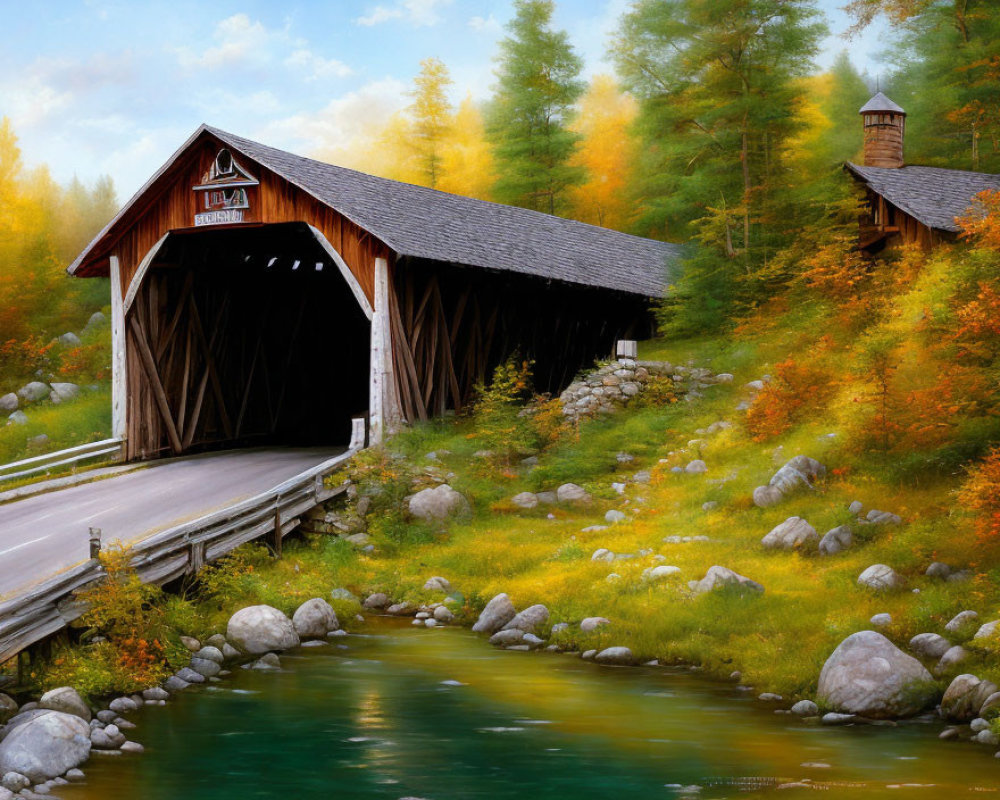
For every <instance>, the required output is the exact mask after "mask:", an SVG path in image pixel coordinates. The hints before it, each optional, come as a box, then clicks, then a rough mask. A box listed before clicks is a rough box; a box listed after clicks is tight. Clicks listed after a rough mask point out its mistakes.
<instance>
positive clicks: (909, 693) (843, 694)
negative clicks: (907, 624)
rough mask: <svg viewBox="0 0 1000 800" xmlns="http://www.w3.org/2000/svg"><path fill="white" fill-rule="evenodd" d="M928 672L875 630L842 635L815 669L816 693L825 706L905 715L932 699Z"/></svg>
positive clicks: (881, 716)
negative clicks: (816, 675) (820, 669)
mask: <svg viewBox="0 0 1000 800" xmlns="http://www.w3.org/2000/svg"><path fill="white" fill-rule="evenodd" d="M934 697H935V689H934V683H933V678H932V677H931V674H930V673H929V672H928V671H927V670H926V669H925V668H924V666H923V664H921V663H920V662H919V661H917V659H915V658H913V656H909V655H907V654H906V653H904V652H903V651H902V650H900V649H899V648H898V647H896V646H895V645H894V644H893V643H892V642H890V641H889V640H888V639H886V638H885V637H884V636H883V635H882V634H880V633H876V632H875V631H860V632H858V633H854V634H851V635H850V636H848V637H847V638H846V639H844V641H842V642H841V643H840V644H839V645H838V646H837V648H836V650H834V651H833V653H832V654H831V655H830V657H829V658H828V659H827V660H826V663H825V664H824V665H823V669H822V671H821V672H820V675H819V687H818V691H817V699H818V700H819V702H820V703H822V704H823V705H825V706H827V707H829V708H830V709H832V710H834V711H838V712H842V713H847V714H857V715H859V716H863V717H869V718H874V719H887V718H894V717H908V716H912V715H914V714H917V713H919V712H921V711H923V710H924V709H925V708H926V707H927V706H928V705H930V704H931V703H932V702H933V701H934Z"/></svg>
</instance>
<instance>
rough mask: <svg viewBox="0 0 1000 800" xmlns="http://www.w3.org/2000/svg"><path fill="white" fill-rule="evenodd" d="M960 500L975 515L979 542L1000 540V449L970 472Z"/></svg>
mask: <svg viewBox="0 0 1000 800" xmlns="http://www.w3.org/2000/svg"><path fill="white" fill-rule="evenodd" d="M958 500H959V502H960V503H961V504H962V505H963V506H965V508H967V509H968V510H969V511H972V512H973V514H974V515H975V516H974V523H973V524H974V525H975V530H976V535H977V536H978V537H979V539H980V541H983V542H991V543H996V542H997V541H998V540H1000V447H996V448H994V449H993V450H992V451H991V452H990V453H989V455H988V456H986V458H985V459H983V461H981V462H980V463H979V464H977V465H975V466H974V467H972V468H970V469H969V477H968V478H967V479H966V481H965V484H964V485H963V486H962V489H961V491H960V492H959V493H958Z"/></svg>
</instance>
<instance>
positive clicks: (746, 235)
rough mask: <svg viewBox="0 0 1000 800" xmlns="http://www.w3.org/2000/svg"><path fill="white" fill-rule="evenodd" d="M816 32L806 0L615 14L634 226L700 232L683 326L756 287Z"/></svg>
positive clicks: (651, 4)
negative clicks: (633, 150)
mask: <svg viewBox="0 0 1000 800" xmlns="http://www.w3.org/2000/svg"><path fill="white" fill-rule="evenodd" d="M824 32H825V26H824V25H823V24H822V22H821V21H820V19H819V16H818V12H817V11H816V9H815V7H814V4H813V3H812V2H811V0H716V2H712V3H706V2H703V0H639V2H637V3H636V4H635V5H634V6H633V7H632V9H631V11H629V12H628V13H627V14H626V15H625V16H624V18H623V20H622V23H621V27H620V30H619V33H618V37H617V40H616V42H615V45H614V55H615V57H616V60H617V64H618V68H619V72H620V74H621V76H622V77H623V79H624V80H625V84H626V88H628V89H630V90H631V91H632V92H633V93H634V94H635V95H636V96H637V97H638V99H639V102H640V114H639V119H638V123H637V126H638V130H639V132H640V135H641V137H642V139H643V148H642V151H643V155H642V159H641V161H640V163H639V171H638V172H637V181H636V183H637V187H638V193H639V198H638V200H639V202H640V205H641V208H642V215H641V218H640V221H639V224H640V230H641V231H642V232H644V233H647V234H654V235H657V234H658V235H661V236H667V237H669V238H673V239H680V240H686V239H690V238H692V237H694V238H697V239H698V240H700V242H701V247H700V248H699V251H698V254H697V255H696V257H695V260H694V261H693V262H691V263H689V265H688V267H687V268H686V271H685V276H684V280H683V285H682V286H681V291H680V295H682V296H685V297H691V298H692V299H693V300H694V302H692V303H691V304H690V305H689V306H688V307H689V308H690V309H692V313H694V310H696V309H698V308H700V309H701V310H702V311H703V312H704V313H703V314H702V315H701V316H700V317H699V319H698V321H697V322H694V321H691V324H692V325H698V326H700V325H712V324H716V325H717V324H718V323H719V322H720V321H722V320H724V319H725V313H720V311H723V312H724V311H725V310H729V311H732V310H733V309H734V308H738V307H740V306H741V305H746V304H749V303H753V302H755V301H756V300H757V299H759V298H760V297H761V296H762V295H763V294H764V287H762V286H760V285H758V284H757V283H756V282H755V280H756V275H757V273H758V272H761V271H764V272H766V268H767V265H768V259H769V258H771V257H772V256H773V254H774V252H775V251H776V250H777V249H778V248H780V247H782V246H783V245H784V244H785V242H786V240H787V238H788V231H789V228H791V227H793V226H791V225H790V224H789V221H790V220H793V219H794V214H793V213H792V210H791V209H790V208H789V198H790V195H789V189H790V184H791V180H792V176H791V174H790V172H789V170H788V168H787V165H786V163H785V162H786V156H787V150H786V145H787V143H788V142H789V140H790V139H791V138H792V137H793V136H795V135H796V134H797V133H798V132H799V131H800V130H801V128H802V120H801V119H800V117H799V115H798V111H799V109H800V107H801V105H802V103H803V101H804V99H805V96H804V91H805V87H804V83H803V81H802V80H801V79H802V78H803V77H805V76H806V75H807V74H808V73H809V71H810V68H811V66H812V58H813V56H814V55H815V53H816V51H817V47H818V43H819V40H820V38H821V36H822V35H823V33H824ZM677 309H680V310H681V311H683V309H684V305H683V303H681V304H680V305H679V306H677ZM683 313H687V312H686V311H684V312H683Z"/></svg>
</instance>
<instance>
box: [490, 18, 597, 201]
mask: <svg viewBox="0 0 1000 800" xmlns="http://www.w3.org/2000/svg"><path fill="white" fill-rule="evenodd" d="M514 8H515V16H514V19H513V20H511V22H510V23H509V24H508V26H507V31H508V36H507V37H506V38H505V39H504V40H503V41H502V42H501V43H500V56H499V59H498V64H497V70H496V75H497V79H498V83H497V87H496V91H495V94H494V97H493V100H492V103H491V107H490V113H489V118H488V132H489V135H490V138H491V141H492V142H493V146H494V158H495V160H496V168H497V173H498V179H497V182H496V185H495V187H494V196H495V197H496V199H497V200H499V201H500V202H503V203H510V204H513V205H519V206H523V207H525V208H531V209H535V210H537V211H546V212H548V213H550V214H557V213H562V212H564V211H565V209H566V207H567V205H568V201H567V197H566V194H567V190H568V189H569V187H571V186H574V185H576V184H578V183H580V182H581V180H582V179H583V170H581V169H580V168H579V167H576V166H573V165H571V164H570V163H569V160H570V157H571V156H572V154H573V149H574V147H575V146H576V143H577V141H578V139H579V136H578V135H577V134H574V133H573V132H572V131H570V130H569V128H568V125H569V123H570V121H571V119H572V115H573V105H574V103H576V101H577V99H578V98H579V97H580V95H581V94H582V93H583V90H584V84H583V82H582V81H580V79H579V75H580V70H581V68H582V61H581V60H580V58H579V56H577V55H576V53H575V52H574V51H573V48H572V46H571V45H570V43H569V38H568V36H567V35H566V32H565V31H555V30H553V29H552V13H553V10H554V3H553V2H552V0H515V3H514Z"/></svg>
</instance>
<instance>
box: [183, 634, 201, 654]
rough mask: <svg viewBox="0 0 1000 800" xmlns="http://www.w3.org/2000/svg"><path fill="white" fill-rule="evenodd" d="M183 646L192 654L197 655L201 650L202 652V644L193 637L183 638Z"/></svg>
mask: <svg viewBox="0 0 1000 800" xmlns="http://www.w3.org/2000/svg"><path fill="white" fill-rule="evenodd" d="M181 644H182V645H184V646H185V647H186V648H187V649H188V650H190V651H191V652H192V653H197V652H198V651H199V650H201V642H199V641H198V640H197V639H195V638H194V637H193V636H182V637H181Z"/></svg>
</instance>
